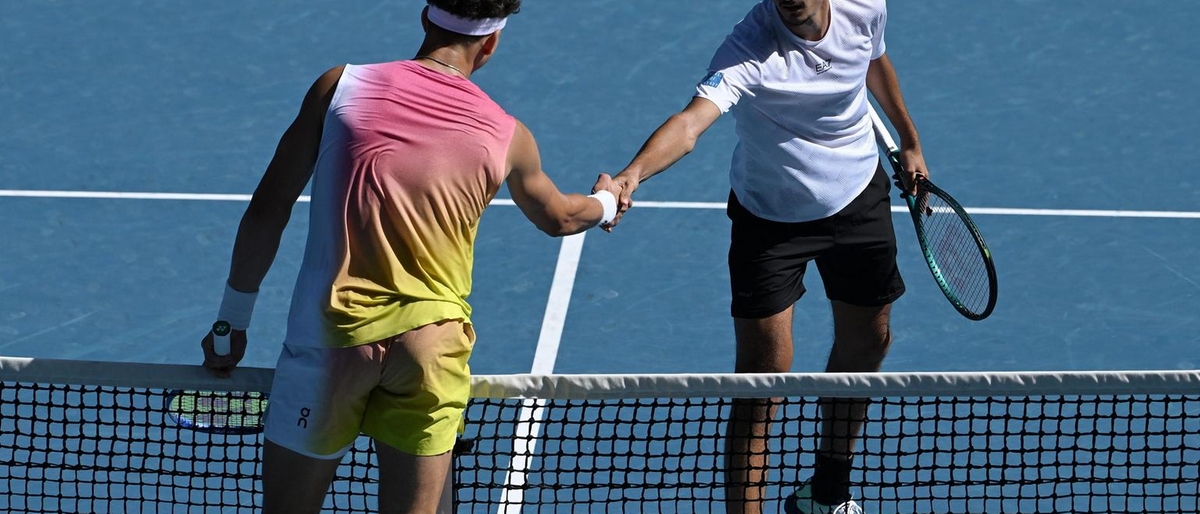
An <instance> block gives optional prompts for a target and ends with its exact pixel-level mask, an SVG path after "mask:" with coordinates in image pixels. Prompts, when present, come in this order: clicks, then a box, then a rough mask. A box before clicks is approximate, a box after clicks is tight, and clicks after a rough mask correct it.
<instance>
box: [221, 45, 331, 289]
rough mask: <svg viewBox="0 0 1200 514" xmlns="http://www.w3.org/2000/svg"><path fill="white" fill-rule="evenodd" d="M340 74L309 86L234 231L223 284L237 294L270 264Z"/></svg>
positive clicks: (252, 286) (305, 178)
mask: <svg viewBox="0 0 1200 514" xmlns="http://www.w3.org/2000/svg"><path fill="white" fill-rule="evenodd" d="M341 75H342V68H341V67H337V68H333V69H331V70H329V71H327V72H325V73H324V74H323V75H321V77H320V78H318V79H317V81H316V82H315V83H314V84H313V85H312V88H310V89H309V91H308V94H307V95H306V96H305V98H304V103H303V104H302V105H301V106H300V112H299V114H297V116H296V119H295V120H294V121H293V122H292V124H291V126H289V127H288V129H287V131H285V132H284V133H283V137H281V138H280V140H279V145H278V146H277V147H276V149H275V156H274V157H273V158H272V159H271V163H270V164H268V165H267V170H266V172H265V173H264V174H263V177H262V180H261V181H259V183H258V188H257V189H255V190H254V196H253V197H252V198H251V199H250V205H249V207H247V208H246V213H245V214H244V215H243V216H242V221H241V224H240V225H239V226H238V233H237V239H236V240H235V242H234V245H233V259H232V262H231V264H230V267H229V285H230V286H232V287H233V288H234V289H236V290H238V291H244V292H253V291H258V287H259V285H260V284H261V283H262V280H263V277H265V276H266V274H267V270H268V269H270V267H271V263H272V262H274V260H275V254H276V252H278V250H279V241H280V239H281V238H282V236H283V230H284V228H286V227H287V224H288V220H289V219H290V218H291V215H292V207H293V206H294V205H295V203H296V199H297V198H299V197H300V193H301V192H303V191H304V186H305V185H306V184H308V180H309V178H311V177H312V173H313V166H314V165H315V164H316V161H317V151H318V149H319V147H320V143H321V130H322V126H323V125H324V122H325V111H326V109H328V108H329V101H330V98H331V97H332V95H333V92H334V90H335V89H336V87H337V81H338V79H339V78H341Z"/></svg>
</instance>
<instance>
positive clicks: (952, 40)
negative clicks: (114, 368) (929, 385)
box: [0, 0, 1200, 374]
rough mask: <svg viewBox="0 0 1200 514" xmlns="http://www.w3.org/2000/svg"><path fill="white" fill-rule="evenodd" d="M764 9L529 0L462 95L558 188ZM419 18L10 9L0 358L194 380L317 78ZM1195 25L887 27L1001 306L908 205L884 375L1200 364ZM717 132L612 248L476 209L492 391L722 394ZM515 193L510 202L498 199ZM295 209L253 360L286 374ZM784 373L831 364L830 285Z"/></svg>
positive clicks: (807, 314) (722, 3)
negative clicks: (625, 378)
mask: <svg viewBox="0 0 1200 514" xmlns="http://www.w3.org/2000/svg"><path fill="white" fill-rule="evenodd" d="M752 4H753V2H752V1H751V0H706V1H704V2H655V1H648V0H621V1H611V0H606V1H599V0H595V1H588V2H581V1H558V2H537V1H529V2H526V5H525V7H524V8H523V10H522V12H521V13H520V14H519V15H517V16H515V17H514V18H513V19H512V20H511V22H510V24H509V28H508V29H507V30H506V31H505V33H504V39H503V43H502V45H501V49H500V51H499V53H498V54H497V56H496V57H495V59H493V60H492V61H491V63H490V64H489V65H488V66H487V67H486V68H484V69H483V70H482V71H480V72H479V73H477V74H476V75H475V76H474V77H473V78H474V80H475V81H476V82H477V83H479V84H480V85H481V87H483V89H484V90H485V91H487V92H488V93H489V94H490V95H492V97H493V98H494V99H496V100H497V101H498V102H499V103H500V104H501V105H502V106H504V107H505V108H506V109H507V110H508V111H509V112H510V113H512V114H514V115H515V116H517V117H518V118H520V119H521V120H522V121H524V122H525V123H526V124H527V125H528V126H529V127H530V129H531V130H532V131H533V133H534V134H535V136H536V137H537V138H538V142H539V146H540V148H541V151H542V158H543V162H544V165H545V167H546V168H547V170H548V171H549V173H550V175H551V176H552V177H553V178H554V180H555V181H556V183H557V184H558V185H559V187H560V188H561V189H563V190H565V191H580V192H584V191H586V190H587V189H589V188H590V187H591V185H592V183H593V182H594V180H595V177H596V175H597V174H598V173H600V172H616V171H618V170H620V169H621V168H622V167H623V166H624V165H625V164H626V163H627V162H628V160H629V159H630V158H631V157H632V156H633V154H634V152H636V150H637V149H638V148H639V146H640V145H641V143H642V142H643V141H644V140H645V138H646V137H647V136H648V135H649V134H650V133H651V132H652V131H653V130H654V129H655V128H656V127H657V126H658V125H659V124H660V123H661V122H662V121H663V120H665V119H666V117H667V116H669V115H670V114H672V113H674V112H677V111H678V110H679V109H680V108H682V107H683V106H684V105H685V104H686V102H687V101H688V100H689V98H690V96H691V94H692V91H693V88H694V85H695V83H696V82H697V81H698V80H700V79H701V78H702V77H703V76H704V73H705V67H706V66H707V64H708V60H709V58H710V57H711V55H712V52H713V50H714V49H715V48H716V47H717V45H718V44H719V43H720V42H721V40H722V39H723V38H724V36H725V35H726V34H727V32H728V30H729V29H730V28H731V27H732V26H733V25H734V24H735V23H736V22H737V21H738V20H740V19H741V16H742V15H743V14H744V13H745V12H746V11H747V10H748V9H749V7H750V6H751V5H752ZM423 5H424V2H423V1H421V0H402V1H391V2H365V1H359V0H346V1H343V2H337V3H336V4H335V3H329V2H315V1H294V2H244V3H222V4H206V3H196V2H184V1H181V0H165V1H161V2H154V3H144V2H134V3H113V4H107V3H106V4H96V3H83V2H66V3H63V2H43V1H34V2H22V3H17V4H13V5H10V6H8V7H7V8H6V9H5V15H4V16H3V17H0V47H2V48H4V49H5V50H4V51H3V52H0V66H2V67H3V69H5V70H6V71H5V73H4V76H3V78H0V98H3V99H4V100H5V101H4V104H3V108H2V109H0V134H2V135H0V219H3V220H4V223H3V224H0V237H2V238H3V240H4V241H5V244H4V245H2V246H0V269H2V270H3V272H2V273H0V293H3V294H2V296H0V355H5V356H13V357H43V358H61V359H82V360H103V361H122V362H144V363H171V364H198V363H199V362H200V361H201V353H200V350H199V348H198V347H197V345H198V342H199V340H200V338H201V337H202V336H203V334H204V333H205V331H206V330H207V327H208V326H209V324H210V323H211V322H212V319H213V316H214V314H215V311H216V308H217V304H218V302H219V300H220V293H221V288H222V284H223V280H224V277H225V274H226V272H227V270H228V265H229V254H230V251H231V246H232V242H233V237H234V235H235V230H236V227H237V223H238V220H239V219H240V216H241V214H242V212H243V210H244V208H245V206H246V201H247V199H248V195H249V193H250V192H252V191H253V189H254V187H255V185H256V184H257V181H258V179H259V177H260V176H261V173H262V171H263V168H264V167H265V165H266V163H267V162H268V160H269V159H270V157H271V154H272V152H273V151H274V146H275V143H276V142H277V141H278V138H279V136H280V134H281V133H282V131H283V130H284V128H286V126H287V124H288V123H289V122H290V121H291V119H292V117H293V116H294V115H295V111H296V109H297V108H298V106H299V101H300V99H301V97H302V96H303V94H304V92H305V91H306V90H307V88H308V86H309V85H310V84H311V82H312V81H313V80H314V79H315V78H316V77H317V76H318V75H319V74H320V73H321V72H323V71H324V70H326V69H328V68H329V67H331V66H333V65H336V64H340V63H346V62H351V63H365V62H374V61H382V60H393V59H405V58H409V57H411V56H412V55H413V54H412V52H413V51H415V49H416V47H417V45H418V43H419V42H420V38H421V30H420V24H419V18H418V15H419V12H420V8H421V7H422V6H423ZM1197 15H1200V4H1196V3H1192V2H1182V1H1166V0H1147V1H1143V2H1137V3H1136V4H1134V3H1130V2H1124V1H1118V0H1086V1H1085V0H1065V1H1057V2H1026V1H1017V0H1002V1H996V2H984V3H976V2H971V3H968V2H961V1H955V0H929V1H923V2H891V5H890V12H889V24H888V33H887V42H888V50H889V55H890V56H891V57H892V59H893V62H894V63H895V64H896V67H897V70H898V73H899V75H900V79H901V83H902V86H903V90H904V93H905V97H906V101H907V104H908V107H909V109H910V111H911V112H912V115H913V118H914V121H915V122H916V124H917V126H918V128H919V129H920V131H921V135H922V140H923V144H924V150H925V156H926V159H927V161H928V163H929V165H930V168H931V171H932V173H933V178H934V179H935V180H937V182H938V183H939V185H941V186H942V187H944V188H946V189H947V190H949V191H951V192H952V193H953V194H954V195H955V196H956V197H957V198H958V199H959V200H960V201H962V202H963V203H964V204H965V205H966V207H967V208H968V210H970V211H972V212H974V213H975V218H976V221H977V223H978V224H979V225H980V228H981V230H982V231H983V233H984V235H985V236H986V237H987V239H988V243H989V244H990V246H991V247H992V251H993V253H994V256H995V259H996V266H997V268H998V272H999V283H1000V300H999V304H998V307H997V309H996V311H995V313H994V314H993V315H992V316H991V317H990V318H989V319H987V320H986V321H983V322H970V321H967V320H965V319H963V318H962V317H961V316H959V315H958V314H957V313H956V312H955V311H954V310H953V309H952V308H951V307H950V306H949V305H948V304H947V303H946V302H945V300H944V299H943V297H942V296H941V293H940V292H939V291H938V289H937V288H936V286H935V285H934V283H933V281H932V279H931V278H930V277H929V273H928V271H927V269H926V268H925V267H924V264H923V262H922V260H921V258H920V254H919V251H918V249H917V247H916V243H915V239H914V238H913V237H912V227H911V224H910V223H909V222H908V220H907V214H906V213H903V212H901V210H900V208H901V205H902V204H901V202H900V200H899V199H896V200H894V202H895V203H894V205H895V208H894V212H895V213H896V214H895V216H896V218H895V220H896V222H897V225H896V226H897V234H898V236H899V240H900V244H901V248H900V255H901V270H902V272H903V273H904V276H905V279H906V282H907V284H908V293H907V294H906V295H905V296H904V297H903V298H901V299H900V300H899V301H898V303H897V304H896V307H895V310H894V316H893V318H894V325H893V330H894V332H895V344H894V348H893V350H892V352H891V354H890V356H889V357H888V360H887V361H886V362H885V365H884V369H885V370H886V371H1018V370H1020V371H1024V370H1031V371H1035V370H1135V369H1136V370H1178V369H1195V368H1200V357H1197V352H1196V347H1197V344H1198V343H1200V340H1198V339H1197V335H1196V334H1198V333H1200V315H1198V314H1197V312H1198V310H1197V308H1196V307H1197V305H1200V259H1198V258H1197V257H1198V256H1200V249H1198V248H1200V239H1198V238H1197V234H1200V178H1197V175H1196V174H1195V173H1194V172H1192V168H1193V166H1192V164H1193V162H1192V161H1193V159H1192V155H1193V152H1192V147H1193V146H1194V142H1193V140H1192V139H1193V138H1192V137H1191V136H1192V135H1193V134H1195V133H1196V132H1197V130H1198V129H1200V122H1198V121H1197V118H1196V117H1195V115H1194V114H1195V113H1196V112H1200V99H1198V98H1197V96H1196V95H1195V94H1194V91H1193V90H1194V88H1195V84H1196V82H1197V80H1198V79H1200V72H1198V71H1196V70H1200V40H1198V39H1197V38H1195V37H1193V36H1191V35H1190V34H1191V29H1192V21H1191V20H1193V19H1194V18H1195V17H1196V16H1197ZM735 142H736V137H735V135H734V133H733V123H732V119H731V117H728V116H726V117H724V118H723V119H721V120H720V121H718V123H717V125H716V126H714V127H713V129H711V130H710V131H709V132H708V133H707V134H706V135H705V136H704V137H703V138H702V139H701V142H700V145H699V146H698V148H697V149H696V151H695V152H694V153H693V154H691V155H690V156H688V157H686V158H685V159H684V160H682V161H680V162H679V163H678V164H676V165H675V166H674V168H673V169H672V170H671V171H669V172H667V173H665V174H663V175H661V176H659V177H657V178H655V179H654V180H653V181H651V182H648V183H646V184H645V185H644V186H643V187H642V188H641V189H640V190H639V191H638V193H637V197H636V198H635V202H636V203H635V206H634V209H633V210H632V211H631V212H629V213H628V214H627V215H626V217H625V219H624V220H623V222H622V224H621V225H620V226H619V227H618V228H617V230H616V231H615V232H614V233H613V234H605V233H603V232H600V231H598V230H596V231H591V232H589V233H587V234H585V235H583V236H582V237H581V236H576V237H575V238H572V239H568V240H559V239H551V238H548V237H546V236H545V235H543V234H542V233H540V232H539V231H537V230H536V229H535V228H534V227H533V225H532V224H530V223H529V222H528V221H526V220H525V219H524V217H523V216H522V215H521V214H520V212H519V211H518V210H517V209H516V208H515V207H513V206H512V205H511V202H506V201H498V202H496V203H494V204H493V205H492V206H491V207H489V209H488V210H487V212H486V214H485V216H484V220H483V223H482V227H481V228H480V231H479V237H478V240H477V253H476V268H475V286H474V292H473V294H472V296H471V303H472V305H473V306H474V308H475V314H474V316H473V317H474V320H473V321H474V323H475V326H476V328H477V331H478V334H479V342H478V344H477V346H476V352H475V356H474V357H473V360H472V369H473V371H474V372H475V373H477V374H512V373H529V372H530V371H535V372H539V373H549V372H554V373H709V372H728V371H731V370H732V369H733V330H732V324H731V322H730V319H729V316H728V304H729V294H730V293H729V289H728V271H727V269H726V264H725V262H726V250H727V247H728V230H729V220H728V218H726V216H725V213H724V200H725V198H726V196H727V193H728V188H729V186H728V180H727V170H728V165H729V159H730V154H731V151H732V149H733V146H734V144H735ZM506 197H507V194H506V192H504V191H502V192H501V194H500V195H499V198H502V199H503V198H506ZM306 223H307V204H306V203H304V202H301V203H299V204H297V206H296V208H295V211H294V214H293V218H292V222H291V225H289V228H288V230H287V232H286V234H285V238H284V242H283V245H282V247H281V249H280V252H279V256H278V258H277V260H276V262H275V265H274V267H273V268H272V270H271V272H270V273H269V274H268V276H267V279H266V281H265V282H264V284H263V288H262V293H261V295H260V298H259V302H258V306H257V308H256V313H255V322H254V326H253V327H252V329H251V331H250V339H251V347H250V349H249V351H248V353H247V357H246V359H245V360H244V361H243V364H245V365H249V366H257V367H271V366H273V365H274V362H275V357H276V355H277V352H278V350H279V341H280V340H281V339H282V337H283V331H284V322H285V319H286V314H287V308H288V302H289V298H290V295H291V290H292V284H293V281H294V280H295V277H296V272H297V269H298V266H299V263H300V259H301V254H302V248H303V245H304V237H305V233H306V229H307V227H306ZM807 286H808V288H809V293H808V294H807V295H806V296H805V297H804V298H803V299H802V300H801V301H800V303H799V304H798V306H797V309H796V319H795V329H796V330H795V334H796V350H797V351H796V360H795V363H794V370H795V371H817V370H820V369H821V368H822V367H823V365H824V362H825V357H826V354H827V352H828V348H829V344H830V341H831V338H832V326H831V319H830V315H829V306H828V302H827V301H826V300H825V299H824V293H823V291H822V289H821V287H820V281H819V280H818V277H817V276H816V274H815V273H810V277H809V279H808V281H807Z"/></svg>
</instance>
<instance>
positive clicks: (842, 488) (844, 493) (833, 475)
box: [812, 454, 851, 505]
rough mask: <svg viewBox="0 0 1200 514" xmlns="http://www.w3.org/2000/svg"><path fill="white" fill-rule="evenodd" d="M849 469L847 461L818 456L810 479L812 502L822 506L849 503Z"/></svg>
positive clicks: (849, 465)
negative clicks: (814, 501)
mask: <svg viewBox="0 0 1200 514" xmlns="http://www.w3.org/2000/svg"><path fill="white" fill-rule="evenodd" d="M850 467H851V464H850V461H849V460H843V459H837V458H834V457H830V456H828V455H821V454H818V455H817V464H816V470H815V471H814V472H813V477H812V492H813V500H816V501H817V503H820V504H822V505H839V504H842V503H845V502H848V501H850Z"/></svg>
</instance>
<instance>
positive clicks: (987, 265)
mask: <svg viewBox="0 0 1200 514" xmlns="http://www.w3.org/2000/svg"><path fill="white" fill-rule="evenodd" d="M870 116H871V122H872V124H873V125H874V127H875V135H876V137H877V140H878V141H879V144H880V145H882V146H883V148H884V153H886V154H887V159H888V162H890V163H891V165H892V171H893V172H894V173H895V175H894V177H895V178H896V180H899V179H900V173H901V171H902V169H901V167H900V149H899V148H898V147H897V146H896V143H895V142H894V141H893V140H892V136H891V133H889V132H888V129H887V126H885V125H884V124H883V120H881V119H880V118H879V115H878V114H876V113H875V110H874V109H873V108H872V109H870ZM916 186H917V194H916V195H908V194H906V195H904V199H905V200H906V201H907V202H908V211H909V213H910V214H912V219H913V224H914V225H915V226H916V230H917V241H918V242H920V244H921V253H922V254H924V256H925V262H926V263H927V264H929V271H931V272H933V279H934V280H935V281H936V282H937V285H938V287H940V288H941V289H942V293H944V294H945V295H946V299H948V300H950V304H951V305H953V306H954V308H955V309H956V310H958V312H959V313H961V314H962V315H963V316H965V317H967V319H971V320H975V321H979V320H982V319H984V318H986V317H988V316H989V315H991V314H992V310H993V309H995V307H996V296H997V287H996V266H995V264H994V263H993V262H992V253H991V251H990V250H988V246H987V243H986V242H984V240H983V235H981V234H980V233H979V229H978V228H977V227H976V226H975V222H974V221H972V220H971V217H970V216H969V215H967V211H966V210H965V209H963V207H962V205H959V203H958V202H957V201H955V200H954V198H953V197H951V196H950V194H949V193H947V192H945V191H943V190H942V189H941V188H939V187H937V186H935V185H933V182H930V181H929V179H927V178H924V177H919V178H918V179H917V184H916Z"/></svg>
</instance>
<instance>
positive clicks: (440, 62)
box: [417, 55, 467, 78]
mask: <svg viewBox="0 0 1200 514" xmlns="http://www.w3.org/2000/svg"><path fill="white" fill-rule="evenodd" d="M417 59H426V60H430V61H433V62H436V63H438V64H440V65H442V66H445V67H447V68H450V69H452V70H454V71H456V72H458V74H459V75H462V76H463V77H464V78H465V77H466V76H467V74H466V73H463V71H462V70H460V69H458V68H455V67H454V65H452V64H449V63H446V62H443V61H442V60H441V59H437V58H435V57H433V56H432V55H418V56H417Z"/></svg>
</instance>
